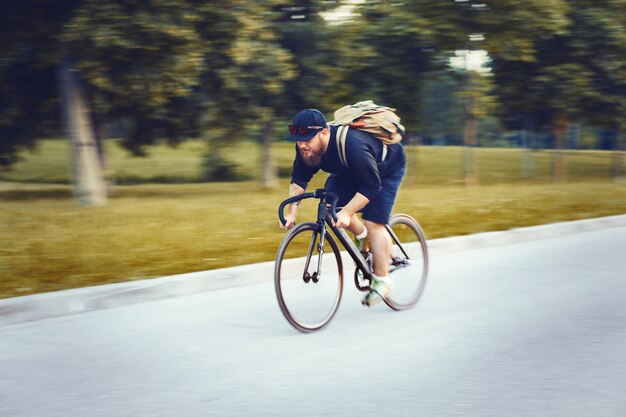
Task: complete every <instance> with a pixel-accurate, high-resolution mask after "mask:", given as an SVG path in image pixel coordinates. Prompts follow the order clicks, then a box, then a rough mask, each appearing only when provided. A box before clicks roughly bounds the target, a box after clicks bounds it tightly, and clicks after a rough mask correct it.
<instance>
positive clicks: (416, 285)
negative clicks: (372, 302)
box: [385, 214, 428, 310]
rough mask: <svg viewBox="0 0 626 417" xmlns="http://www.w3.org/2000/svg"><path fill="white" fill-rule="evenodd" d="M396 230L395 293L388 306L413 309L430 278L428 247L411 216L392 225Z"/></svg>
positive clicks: (402, 216)
mask: <svg viewBox="0 0 626 417" xmlns="http://www.w3.org/2000/svg"><path fill="white" fill-rule="evenodd" d="M389 227H390V228H391V230H392V232H393V233H392V240H393V245H392V252H391V253H392V264H391V267H390V272H391V274H390V276H391V278H392V279H393V284H394V285H393V289H392V290H391V292H390V293H389V295H388V296H387V297H386V299H385V302H386V303H387V305H388V306H389V307H391V308H392V309H394V310H405V309H408V308H411V307H413V306H414V305H415V304H416V303H417V302H418V300H419V299H420V297H421V296H422V293H423V292H424V288H425V287H426V280H427V277H428V247H427V246H426V237H425V236H424V232H423V231H422V228H421V227H420V225H419V223H417V221H416V220H415V219H413V218H412V217H411V216H408V215H406V214H397V215H395V216H393V217H392V218H391V220H390V221H389Z"/></svg>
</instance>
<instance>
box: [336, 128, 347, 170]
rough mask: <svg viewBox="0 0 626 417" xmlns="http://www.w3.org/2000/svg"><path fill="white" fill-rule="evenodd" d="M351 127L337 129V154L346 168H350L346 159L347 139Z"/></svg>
mask: <svg viewBox="0 0 626 417" xmlns="http://www.w3.org/2000/svg"><path fill="white" fill-rule="evenodd" d="M349 129H350V127H349V126H339V128H337V138H336V139H337V141H336V142H337V152H338V153H339V159H340V160H341V163H342V164H343V166H344V167H346V168H348V158H347V157H346V137H347V136H348V130H349Z"/></svg>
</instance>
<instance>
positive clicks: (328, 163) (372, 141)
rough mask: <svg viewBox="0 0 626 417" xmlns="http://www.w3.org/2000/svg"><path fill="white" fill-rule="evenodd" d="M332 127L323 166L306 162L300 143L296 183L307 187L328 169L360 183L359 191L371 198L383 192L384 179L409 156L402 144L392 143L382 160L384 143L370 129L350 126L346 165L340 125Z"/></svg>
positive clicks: (294, 163)
mask: <svg viewBox="0 0 626 417" xmlns="http://www.w3.org/2000/svg"><path fill="white" fill-rule="evenodd" d="M329 127H330V141H329V143H328V149H327V150H326V155H324V157H323V158H322V161H321V163H320V166H319V167H315V168H314V167H310V166H308V165H306V164H305V163H304V161H303V160H302V158H301V157H300V153H299V152H298V146H297V145H296V158H295V160H294V162H293V170H292V173H291V182H292V183H294V184H298V185H299V186H300V187H302V188H304V189H306V187H307V185H308V183H309V181H311V178H313V175H315V173H317V172H318V171H319V170H320V169H322V170H323V171H325V172H329V173H332V174H334V175H338V176H340V177H343V178H348V179H351V180H352V181H354V182H355V183H356V184H358V192H359V193H361V194H363V195H364V196H365V197H367V198H368V199H369V200H370V201H371V200H373V199H374V197H376V195H378V193H379V192H380V187H381V179H382V178H385V177H386V176H389V175H391V174H392V173H394V172H395V171H396V170H398V169H401V168H402V167H404V166H405V164H406V156H405V154H404V149H403V147H402V145H401V144H395V145H388V146H387V156H386V157H385V160H384V161H382V154H383V143H382V142H381V141H380V140H378V139H376V137H374V136H373V135H371V134H369V133H367V132H363V131H360V130H356V129H350V130H349V131H348V135H347V137H346V158H347V161H348V167H349V168H346V167H345V166H344V165H343V164H342V163H341V160H340V159H339V152H338V150H337V138H336V136H337V126H329Z"/></svg>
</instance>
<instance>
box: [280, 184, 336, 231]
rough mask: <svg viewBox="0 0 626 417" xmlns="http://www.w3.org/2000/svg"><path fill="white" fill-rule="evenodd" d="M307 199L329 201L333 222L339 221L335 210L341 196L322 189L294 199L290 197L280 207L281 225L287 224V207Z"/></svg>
mask: <svg viewBox="0 0 626 417" xmlns="http://www.w3.org/2000/svg"><path fill="white" fill-rule="evenodd" d="M307 198H319V199H320V200H321V199H326V200H328V202H329V203H330V210H329V212H330V215H331V217H332V218H333V220H337V216H336V214H335V210H336V209H337V201H339V196H337V194H334V193H330V192H328V191H326V190H324V189H323V188H322V189H319V190H315V192H312V193H304V194H300V195H297V196H294V197H289V198H288V199H286V200H285V201H283V202H282V203H280V205H279V206H278V218H279V219H280V223H281V224H285V222H286V221H287V220H286V219H285V216H284V215H283V211H284V210H285V206H286V205H287V204H292V203H295V202H297V201H300V200H304V199H307Z"/></svg>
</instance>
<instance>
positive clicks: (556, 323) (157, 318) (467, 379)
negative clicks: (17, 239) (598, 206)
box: [0, 227, 626, 417]
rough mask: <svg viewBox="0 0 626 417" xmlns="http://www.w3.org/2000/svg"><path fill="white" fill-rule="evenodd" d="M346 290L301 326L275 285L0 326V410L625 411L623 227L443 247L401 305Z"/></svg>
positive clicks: (65, 415)
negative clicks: (288, 315) (324, 314)
mask: <svg viewBox="0 0 626 417" xmlns="http://www.w3.org/2000/svg"><path fill="white" fill-rule="evenodd" d="M347 277H350V273H348V274H347ZM346 284H347V285H346V288H345V290H344V298H343V300H342V305H341V307H340V309H339V312H338V313H337V315H336V316H335V318H334V320H333V322H332V323H331V324H330V326H329V327H328V328H327V329H325V330H323V331H321V332H318V333H314V334H308V335H305V334H301V333H299V332H297V331H295V330H294V329H292V328H291V327H290V326H289V325H288V323H287V322H286V320H285V319H284V318H283V317H282V315H281V314H280V311H279V309H278V306H277V302H276V299H275V295H274V288H273V284H272V283H271V282H267V283H263V284H257V285H250V286H244V287H238V288H232V289H222V290H218V291H209V292H203V293H199V294H195V295H190V296H183V297H176V298H171V299H167V300H159V301H151V302H145V303H139V304H134V305H129V306H124V307H118V308H110V309H105V310H98V311H91V312H84V313H81V314H74V315H66V316H62V317H56V318H48V319H43V320H38V321H31V322H26V323H19V324H13V325H6V326H2V327H0V370H1V371H0V415H1V416H3V417H21V416H29V417H38V416H41V417H54V416H59V417H73V416H77V417H85V416H89V417H100V416H102V417H105V416H106V417H111V416H129V417H131V416H132V417H142V416H146V417H148V416H150V417H155V416H184V417H192V416H198V417H200V416H202V417H206V416H299V417H304V416H360V415H374V416H411V417H413V416H429V417H431V416H432V417H443V416H494V417H502V416H507V417H510V416H529V417H530V416H564V417H565V416H567V417H575V416H580V417H589V416H593V417H608V416H614V417H623V416H625V415H626V227H614V228H610V229H603V230H598V231H589V232H583V233H577V234H574V235H567V236H562V237H558V238H550V239H540V240H535V241H530V242H525V243H514V244H506V245H501V246H497V247H490V248H483V249H476V250H465V251H460V252H455V253H448V254H441V253H440V254H437V255H436V256H433V257H432V258H431V273H430V277H429V283H428V286H427V288H426V291H425V293H424V296H423V298H422V300H421V301H420V303H419V304H418V305H417V307H416V308H415V309H413V310H410V311H407V312H400V313H397V312H393V311H391V310H389V309H388V308H387V307H385V306H384V305H379V306H377V307H375V308H373V309H369V310H368V309H365V308H364V307H362V306H361V305H360V302H359V298H360V296H361V293H359V292H357V291H356V290H355V289H354V287H353V286H352V284H351V282H350V281H349V280H347V281H346Z"/></svg>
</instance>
